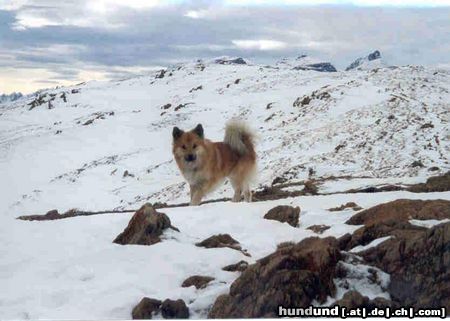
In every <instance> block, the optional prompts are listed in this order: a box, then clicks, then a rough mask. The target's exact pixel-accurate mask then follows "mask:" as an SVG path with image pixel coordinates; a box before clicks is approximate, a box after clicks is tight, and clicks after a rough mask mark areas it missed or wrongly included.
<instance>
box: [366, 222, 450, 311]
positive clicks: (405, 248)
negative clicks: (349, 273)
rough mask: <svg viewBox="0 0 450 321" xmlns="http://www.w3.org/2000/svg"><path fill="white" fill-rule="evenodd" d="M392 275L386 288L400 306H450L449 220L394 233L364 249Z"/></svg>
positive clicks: (370, 258) (371, 262) (370, 259)
mask: <svg viewBox="0 0 450 321" xmlns="http://www.w3.org/2000/svg"><path fill="white" fill-rule="evenodd" d="M362 255H363V257H364V259H365V260H366V262H369V263H370V264H374V265H376V266H377V267H379V268H380V269H382V270H384V271H386V272H387V273H389V274H390V275H391V282H390V284H389V288H388V291H389V293H390V295H391V298H392V300H394V301H396V302H398V303H399V304H400V305H401V306H413V307H415V308H439V307H445V308H446V309H447V311H449V309H450V223H445V224H439V225H437V226H435V227H433V228H431V229H424V228H423V229H415V231H409V233H397V234H396V237H395V238H391V239H389V240H387V241H385V242H383V243H381V244H380V245H378V246H377V247H374V248H370V249H368V250H366V251H365V252H363V254H362Z"/></svg>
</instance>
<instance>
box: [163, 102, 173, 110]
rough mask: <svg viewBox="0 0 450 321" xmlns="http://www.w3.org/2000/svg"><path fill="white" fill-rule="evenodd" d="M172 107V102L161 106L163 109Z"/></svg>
mask: <svg viewBox="0 0 450 321" xmlns="http://www.w3.org/2000/svg"><path fill="white" fill-rule="evenodd" d="M170 107H172V104H170V103H168V104H165V105H163V106H161V109H164V110H165V109H169V108H170Z"/></svg>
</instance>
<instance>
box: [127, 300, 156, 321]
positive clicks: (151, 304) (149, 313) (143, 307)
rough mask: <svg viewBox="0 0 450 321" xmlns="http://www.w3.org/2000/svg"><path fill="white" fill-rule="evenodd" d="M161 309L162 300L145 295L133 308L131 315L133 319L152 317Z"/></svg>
mask: <svg viewBox="0 0 450 321" xmlns="http://www.w3.org/2000/svg"><path fill="white" fill-rule="evenodd" d="M160 310H161V301H159V300H156V299H151V298H147V297H145V298H143V299H142V300H141V302H139V304H138V305H136V306H135V307H134V308H133V311H132V312H131V316H132V318H133V319H151V318H152V317H153V316H154V315H155V314H158V313H159V312H160Z"/></svg>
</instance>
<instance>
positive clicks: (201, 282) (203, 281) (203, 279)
mask: <svg viewBox="0 0 450 321" xmlns="http://www.w3.org/2000/svg"><path fill="white" fill-rule="evenodd" d="M213 280H214V278H213V277H210V276H204V275H193V276H190V277H188V278H187V279H186V280H184V281H183V283H182V284H181V286H182V287H183V288H188V287H190V286H195V288H196V289H203V288H206V286H207V285H208V283H209V282H211V281H213Z"/></svg>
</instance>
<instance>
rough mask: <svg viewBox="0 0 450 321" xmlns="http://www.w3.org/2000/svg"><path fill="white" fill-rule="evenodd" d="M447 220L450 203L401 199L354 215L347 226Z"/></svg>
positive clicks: (449, 214) (449, 215)
mask: <svg viewBox="0 0 450 321" xmlns="http://www.w3.org/2000/svg"><path fill="white" fill-rule="evenodd" d="M446 218H449V219H450V201H446V200H429V201H422V200H408V199H399V200H395V201H392V202H388V203H384V204H380V205H376V206H374V207H371V208H369V209H366V210H364V211H362V212H359V213H358V214H356V215H353V216H352V217H351V218H350V219H349V220H348V221H347V222H346V224H352V225H361V224H364V225H366V226H369V225H371V224H375V223H380V222H384V223H386V222H400V221H401V222H406V221H408V220H410V219H418V220H429V219H436V220H443V219H446Z"/></svg>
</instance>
